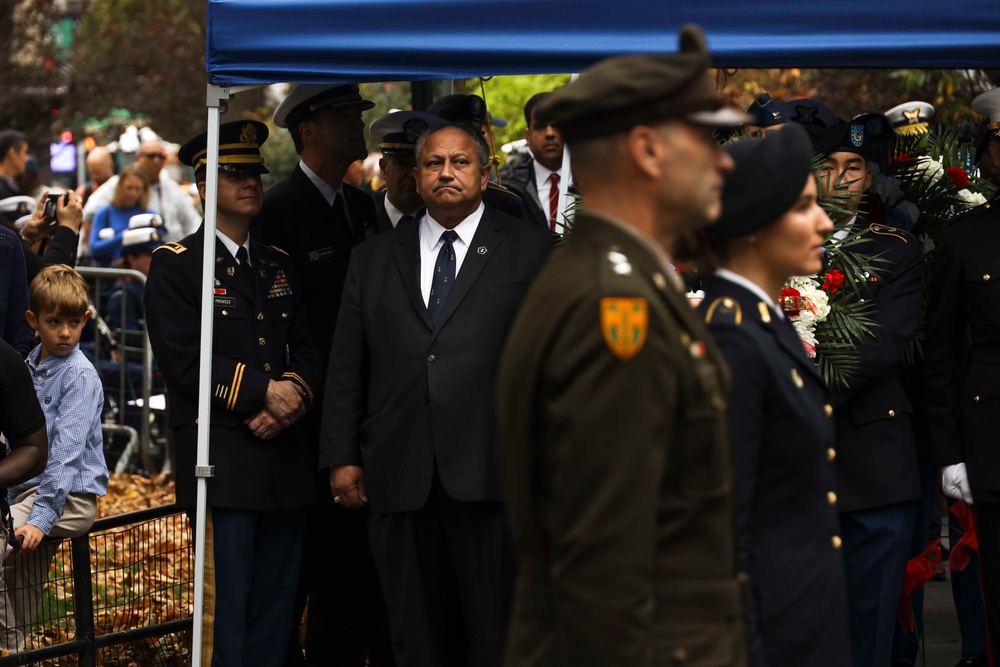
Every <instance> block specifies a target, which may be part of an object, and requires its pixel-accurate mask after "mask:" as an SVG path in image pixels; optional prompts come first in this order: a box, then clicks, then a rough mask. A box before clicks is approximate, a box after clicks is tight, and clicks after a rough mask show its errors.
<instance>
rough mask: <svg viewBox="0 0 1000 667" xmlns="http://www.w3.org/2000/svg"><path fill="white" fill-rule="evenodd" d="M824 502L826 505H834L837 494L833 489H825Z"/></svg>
mask: <svg viewBox="0 0 1000 667" xmlns="http://www.w3.org/2000/svg"><path fill="white" fill-rule="evenodd" d="M826 504H827V505H836V504H837V494H836V493H834V492H833V491H827V492H826Z"/></svg>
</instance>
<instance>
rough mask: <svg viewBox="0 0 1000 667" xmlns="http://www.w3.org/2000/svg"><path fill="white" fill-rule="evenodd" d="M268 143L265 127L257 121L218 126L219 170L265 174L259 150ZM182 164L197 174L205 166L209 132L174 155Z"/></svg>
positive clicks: (190, 141) (185, 145) (191, 141)
mask: <svg viewBox="0 0 1000 667" xmlns="http://www.w3.org/2000/svg"><path fill="white" fill-rule="evenodd" d="M266 140H267V125H264V123H261V122H259V121H256V120H236V121H231V122H229V123H223V124H222V125H220V126H219V170H220V171H228V172H232V173H246V174H268V173H270V172H269V171H268V170H267V168H266V167H265V166H264V158H263V156H261V154H260V147H261V146H262V145H263V143H264V142H265V141H266ZM177 159H178V160H180V162H181V164H186V165H187V166H189V167H191V168H192V169H194V172H195V173H196V174H197V173H198V172H199V171H201V170H202V169H204V168H205V166H206V165H207V164H208V132H202V133H201V134H199V135H198V136H196V137H194V138H193V139H190V140H189V141H188V142H187V143H186V144H184V145H183V146H181V148H180V150H179V151H177Z"/></svg>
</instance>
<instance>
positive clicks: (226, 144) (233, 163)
mask: <svg viewBox="0 0 1000 667" xmlns="http://www.w3.org/2000/svg"><path fill="white" fill-rule="evenodd" d="M219 136H220V144H221V147H220V150H219V172H218V173H219V185H218V193H219V196H218V223H217V224H218V229H217V231H216V235H215V238H214V239H211V240H210V241H209V242H211V243H213V246H214V248H215V287H214V289H213V296H212V298H213V299H214V308H213V312H214V325H213V326H214V337H213V351H212V383H211V387H210V388H209V391H211V392H212V399H211V400H212V424H211V431H210V442H211V453H210V463H211V465H212V466H214V477H212V478H211V479H209V481H208V515H207V522H206V524H207V525H206V527H205V528H206V565H205V604H206V610H205V635H204V642H205V645H204V647H203V649H204V653H203V656H209V657H206V658H205V660H206V663H205V664H207V661H208V660H210V661H211V664H212V665H213V666H216V667H225V666H228V665H249V664H253V665H267V666H278V665H281V664H283V661H284V657H285V651H286V648H287V646H288V633H289V632H290V630H291V627H292V623H293V608H294V598H295V586H296V582H297V579H298V572H299V560H300V557H301V551H302V538H303V516H304V513H303V510H304V508H305V507H306V506H308V505H309V504H310V503H312V502H313V500H314V498H315V495H314V487H313V484H312V483H311V482H312V479H313V470H312V463H311V461H310V457H309V449H308V446H307V444H306V441H305V437H304V435H303V432H302V429H301V426H300V422H299V419H300V418H301V417H302V416H303V415H304V414H305V412H306V410H307V409H308V408H309V407H310V405H311V403H312V397H313V387H314V386H315V384H316V380H315V376H316V373H317V369H318V367H319V364H320V358H319V355H318V354H317V353H316V351H315V350H314V348H313V347H312V345H311V343H310V341H309V337H308V334H307V332H306V320H305V313H304V310H303V307H302V301H301V292H300V285H299V284H298V283H297V282H296V280H295V276H294V274H293V269H292V264H291V261H290V260H289V259H288V257H287V255H286V254H285V253H284V252H283V251H282V250H280V249H278V248H274V247H271V246H265V245H263V244H261V243H258V242H256V241H254V240H253V239H252V238H250V235H249V232H248V230H249V227H250V220H251V219H252V218H253V216H254V215H256V214H257V212H258V211H259V210H260V207H261V203H262V201H263V188H262V186H261V180H260V175H261V174H263V173H267V170H266V169H265V167H264V160H263V158H262V157H261V155H260V145H261V144H262V143H264V140H265V139H266V138H267V126H265V125H264V124H262V123H258V122H255V121H237V122H232V123H225V124H223V125H222V126H220V128H219ZM206 149H207V134H206V133H202V134H200V135H199V136H197V137H195V138H194V139H192V140H190V141H189V142H187V143H186V144H184V146H182V147H181V150H180V151H179V153H178V158H179V159H180V161H181V162H182V163H184V164H186V165H189V166H191V167H193V168H194V172H195V179H196V180H197V182H198V190H199V192H200V193H201V195H202V198H203V199H204V196H205V177H206V164H207V159H208V158H207V150H206ZM205 243H206V239H205V235H204V227H202V228H201V229H199V230H198V231H197V232H196V233H194V234H192V235H190V236H188V237H186V238H184V239H183V240H181V241H180V242H177V243H167V244H165V245H163V246H161V247H160V248H158V249H157V250H156V252H155V253H154V254H153V260H152V262H151V265H150V269H149V278H148V281H147V283H146V319H147V323H148V327H149V338H150V342H151V343H152V346H153V353H154V354H155V355H156V358H157V361H158V363H159V366H160V370H161V372H162V374H163V377H164V379H165V380H166V383H167V391H168V394H169V399H170V425H171V427H172V429H173V434H174V442H175V449H176V455H177V465H176V470H177V503H178V504H179V505H181V506H183V507H192V506H193V504H194V501H195V477H194V466H195V453H196V445H197V426H196V423H197V417H198V395H199V384H198V375H199V363H198V358H199V346H200V336H201V327H200V326H199V322H200V318H201V300H202V298H205V296H206V295H201V294H200V292H201V273H202V272H201V265H202V259H201V258H202V249H203V247H204V244H205Z"/></svg>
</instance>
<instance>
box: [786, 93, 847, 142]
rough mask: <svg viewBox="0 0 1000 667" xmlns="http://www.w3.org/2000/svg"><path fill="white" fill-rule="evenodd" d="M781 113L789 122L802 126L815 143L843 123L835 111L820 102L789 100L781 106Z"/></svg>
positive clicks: (803, 99)
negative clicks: (821, 136) (825, 133)
mask: <svg viewBox="0 0 1000 667" xmlns="http://www.w3.org/2000/svg"><path fill="white" fill-rule="evenodd" d="M781 111H782V113H784V114H785V118H787V119H788V120H789V122H792V123H798V124H799V125H802V126H803V127H804V128H805V129H806V132H808V133H809V136H810V137H813V140H814V141H815V140H816V138H818V137H819V136H820V135H822V134H823V133H824V132H826V131H827V130H829V129H830V128H831V127H834V126H835V125H839V124H840V123H842V122H843V121H842V120H840V119H839V118H837V114H835V113H834V112H833V109H831V108H830V107H828V106H827V105H825V104H823V103H822V102H820V101H819V100H810V99H805V98H802V99H797V100H789V101H788V102H785V103H784V104H782V105H781Z"/></svg>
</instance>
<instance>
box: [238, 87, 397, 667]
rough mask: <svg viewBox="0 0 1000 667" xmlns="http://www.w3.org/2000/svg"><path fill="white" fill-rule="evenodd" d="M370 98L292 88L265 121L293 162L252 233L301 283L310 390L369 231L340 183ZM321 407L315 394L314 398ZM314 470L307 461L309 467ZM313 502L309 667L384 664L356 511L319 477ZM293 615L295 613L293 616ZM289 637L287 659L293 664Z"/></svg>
mask: <svg viewBox="0 0 1000 667" xmlns="http://www.w3.org/2000/svg"><path fill="white" fill-rule="evenodd" d="M373 106H374V104H373V103H372V102H370V101H368V100H365V99H362V98H361V95H360V93H359V92H358V87H357V86H356V85H350V84H347V85H341V86H323V85H300V86H297V87H296V88H295V89H294V90H292V92H291V93H289V95H288V97H286V98H285V100H284V101H283V102H282V103H281V104H280V105H279V106H278V108H277V109H276V110H275V112H274V123H275V125H277V126H278V127H287V128H288V132H289V134H291V136H292V142H293V143H294V144H295V150H296V151H297V152H298V154H299V157H300V161H299V164H298V166H296V168H295V170H294V171H293V172H292V175H291V176H289V177H288V178H287V179H285V180H284V181H282V182H280V183H278V184H277V185H275V186H274V187H273V188H271V190H270V191H268V193H267V195H266V196H265V197H264V207H263V209H262V210H261V212H260V215H259V216H257V218H256V219H255V220H254V226H253V230H254V234H255V235H256V236H257V238H259V239H261V240H262V241H264V242H266V243H273V244H275V245H277V246H278V247H280V248H284V249H285V250H286V251H287V252H288V254H289V256H290V257H291V261H292V263H293V264H294V266H295V269H296V271H297V273H298V275H299V276H300V277H301V280H302V297H303V300H304V302H305V309H306V318H307V320H308V322H309V336H310V337H311V338H312V341H313V345H314V346H315V347H316V349H317V350H318V351H319V352H320V355H321V356H322V361H321V363H320V367H319V368H318V369H317V370H318V372H319V376H320V378H321V380H320V388H321V389H320V391H322V387H323V386H324V385H325V382H324V381H323V379H322V378H325V376H326V375H325V374H326V361H327V358H328V356H329V353H330V344H331V342H332V341H333V331H334V327H335V326H336V323H337V311H338V309H339V305H340V295H341V292H343V289H344V277H345V276H346V274H347V263H348V258H349V257H350V254H351V249H352V248H353V247H354V246H356V245H357V244H359V243H361V242H363V241H365V240H366V239H369V238H371V237H372V236H374V235H375V232H376V219H375V207H374V205H373V203H372V197H371V195H370V194H368V193H366V192H363V191H361V190H359V189H358V188H355V187H353V186H351V185H348V184H347V183H344V175H345V174H346V173H347V170H348V168H349V167H350V166H351V164H353V163H354V162H355V161H357V160H359V159H362V158H364V157H366V156H367V154H368V152H367V149H366V147H365V138H364V130H365V126H364V123H363V122H362V120H361V112H362V111H366V110H368V109H371V108H372V107H373ZM316 400H317V402H318V403H319V404H320V405H322V404H323V402H322V395H321V394H320V395H319V396H317V398H316ZM321 421H322V415H321V412H320V411H319V410H316V411H315V412H314V413H311V414H310V415H307V417H306V423H305V426H306V434H307V437H308V439H309V446H310V448H311V450H312V452H313V457H314V461H315V457H316V456H317V450H318V446H319V433H320V425H321ZM314 469H315V467H314ZM315 485H316V489H317V495H318V500H317V503H316V505H315V506H314V507H312V508H310V510H309V512H308V517H307V522H306V523H307V527H306V545H305V557H304V562H303V568H302V582H301V585H300V586H301V587H300V591H299V603H300V609H301V606H302V605H304V604H305V598H306V594H307V593H308V598H309V615H308V620H307V624H306V656H307V657H306V660H307V663H308V664H309V665H323V666H324V667H325V666H327V665H336V666H337V667H341V666H344V667H363V665H364V664H365V659H366V656H367V657H368V659H369V660H370V661H371V664H372V665H373V667H382V666H383V665H386V664H391V655H390V653H389V634H388V626H387V621H386V617H385V607H384V604H383V602H382V594H381V591H380V590H379V585H378V578H377V576H376V574H375V567H374V564H373V563H372V559H371V554H370V553H369V550H368V548H367V543H368V538H367V522H366V517H365V516H364V513H360V512H347V511H345V510H344V509H343V508H341V507H337V506H335V505H334V504H333V501H332V500H331V499H330V494H329V493H327V479H326V475H325V474H322V475H320V474H317V475H316V479H315ZM300 616H301V614H300ZM298 649H299V647H298V640H297V638H293V647H292V648H291V649H290V651H289V665H290V666H291V665H295V664H301V663H302V652H301V650H298Z"/></svg>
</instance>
